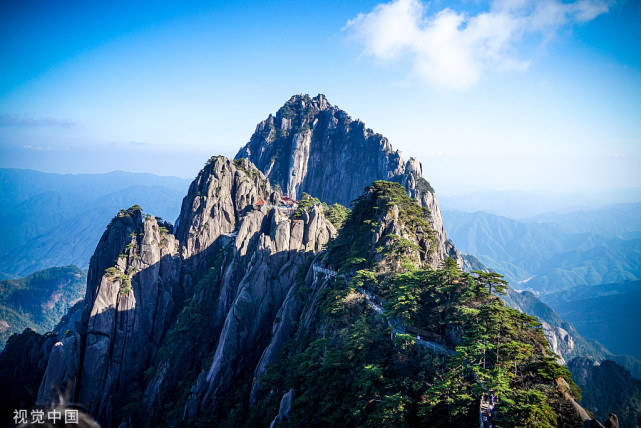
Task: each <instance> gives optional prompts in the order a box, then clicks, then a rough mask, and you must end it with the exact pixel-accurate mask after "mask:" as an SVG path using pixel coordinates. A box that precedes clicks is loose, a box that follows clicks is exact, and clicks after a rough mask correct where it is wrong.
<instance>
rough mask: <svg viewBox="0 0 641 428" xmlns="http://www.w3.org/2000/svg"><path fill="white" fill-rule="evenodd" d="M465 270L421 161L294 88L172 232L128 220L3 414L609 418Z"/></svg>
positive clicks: (495, 281) (141, 421)
mask: <svg viewBox="0 0 641 428" xmlns="http://www.w3.org/2000/svg"><path fill="white" fill-rule="evenodd" d="M351 201H353V202H351ZM337 203H342V204H350V203H351V210H349V209H347V208H346V207H345V206H340V205H338V204H337ZM461 265H462V260H461V258H460V256H459V254H458V252H457V251H456V249H455V247H454V246H453V244H452V243H451V242H449V241H448V239H447V236H446V234H445V230H444V228H443V224H442V220H441V215H440V210H439V208H438V203H437V200H436V197H435V195H434V191H433V189H432V188H431V186H429V184H428V183H427V181H426V180H425V179H424V178H423V176H422V167H421V165H420V163H418V162H417V161H416V160H414V159H410V160H409V161H407V162H404V161H403V160H402V158H401V156H400V154H399V153H398V152H397V151H394V150H393V149H392V147H391V145H390V144H389V142H388V141H387V139H385V138H384V137H383V136H381V135H379V134H376V133H374V132H373V131H371V130H370V129H368V128H366V127H365V125H364V124H363V123H362V122H360V121H353V120H352V119H351V118H350V117H349V116H348V115H347V114H346V113H345V112H343V111H342V110H340V109H338V108H337V107H334V106H332V105H331V104H330V103H329V102H328V101H327V100H326V99H325V97H324V96H322V95H319V96H317V97H315V98H311V97H309V96H294V97H292V98H291V99H290V100H289V101H288V102H287V103H286V104H285V105H284V106H283V107H282V108H281V109H280V110H279V111H278V112H277V113H276V116H269V117H268V118H267V119H266V120H265V121H263V122H261V123H260V124H259V125H258V127H257V129H256V132H255V133H254V135H253V136H252V138H251V140H250V142H249V143H248V144H247V145H246V146H245V147H244V148H243V149H241V151H240V152H239V154H238V156H237V158H236V159H235V160H230V159H227V158H225V157H222V156H215V157H212V158H211V159H209V161H208V162H207V163H206V165H205V166H204V167H203V169H202V170H201V171H200V173H199V174H198V176H197V177H196V178H195V180H194V181H193V182H192V184H191V186H190V187H189V191H188V194H187V195H186V196H185V198H184V200H183V203H182V208H181V213H180V216H179V217H178V220H177V222H176V224H175V226H173V225H171V224H169V223H167V222H166V221H164V220H162V219H160V218H158V217H154V216H153V215H150V214H145V213H144V211H143V210H142V208H141V207H139V206H137V205H134V206H132V207H130V208H128V209H123V210H121V211H120V212H118V213H117V214H116V216H115V217H114V218H113V219H112V220H111V222H110V223H109V225H108V226H107V228H106V230H105V232H104V234H103V235H102V238H101V239H100V242H99V243H98V246H97V248H96V250H95V253H94V255H93V257H92V258H91V262H90V267H89V272H88V278H87V291H86V296H85V299H84V300H83V301H82V302H80V303H79V304H77V305H76V306H74V308H73V309H72V310H71V311H70V312H69V313H68V314H67V315H66V316H65V317H64V318H63V319H62V320H61V322H60V323H59V324H58V325H57V326H56V328H55V329H54V330H53V331H52V332H50V333H48V334H46V335H38V334H36V333H34V332H32V331H26V332H25V333H23V334H22V335H16V336H13V337H12V338H11V339H10V340H9V341H8V343H7V347H6V349H5V351H4V352H3V354H2V355H0V376H1V377H2V379H3V385H6V388H3V390H4V391H3V394H4V396H3V397H2V398H3V400H2V403H3V413H4V415H6V416H8V413H9V411H10V410H11V409H13V408H19V407H21V406H31V405H33V404H34V403H35V404H37V405H41V406H48V405H51V404H52V403H54V402H56V400H57V399H58V396H59V394H62V395H63V396H66V398H67V400H69V401H72V402H77V403H80V404H82V405H83V406H85V407H86V408H87V409H88V411H89V413H90V414H91V415H92V416H94V417H95V418H96V419H97V420H98V421H99V422H100V424H101V425H102V426H103V427H106V428H109V427H120V428H127V427H134V426H135V427H158V426H170V427H175V426H270V427H275V426H302V425H308V426H319V427H321V426H471V425H475V424H478V423H479V421H480V418H481V417H482V415H483V412H487V408H488V402H487V398H488V392H490V391H493V392H496V394H497V395H498V396H499V397H500V402H499V403H500V404H498V405H497V407H496V408H497V411H498V415H499V416H498V417H499V418H503V419H502V420H503V421H504V422H503V423H504V426H526V425H531V426H567V427H579V426H581V425H582V424H584V423H595V424H596V423H597V422H596V421H593V420H592V418H591V416H590V415H589V414H588V413H587V412H586V411H585V410H584V409H583V408H582V407H581V406H580V405H579V404H578V403H577V401H576V399H577V398H578V395H579V391H578V388H577V387H576V385H574V383H573V382H572V379H571V377H570V374H569V372H568V370H567V369H566V368H565V367H563V366H561V365H559V364H558V363H557V361H556V356H555V355H554V354H553V352H552V351H551V350H550V346H549V343H548V342H547V341H546V339H545V337H544V335H543V332H542V330H541V329H540V325H539V324H538V323H537V322H536V320H535V319H534V318H532V317H529V316H528V315H525V314H522V313H520V312H518V311H516V310H512V309H509V308H507V307H506V306H505V305H504V304H503V302H502V301H501V300H500V299H499V298H498V297H496V296H495V293H497V292H498V293H501V292H504V289H505V286H504V282H502V280H501V279H500V276H498V275H496V274H493V273H489V272H478V273H476V274H470V273H466V272H463V271H462V270H461ZM23 355H26V356H28V358H21V356H23ZM16 367H19V369H20V373H22V376H16V372H15V368H16ZM14 392H15V393H14ZM18 392H19V393H18ZM499 420H501V419H499Z"/></svg>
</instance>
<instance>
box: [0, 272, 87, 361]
mask: <svg viewBox="0 0 641 428" xmlns="http://www.w3.org/2000/svg"><path fill="white" fill-rule="evenodd" d="M86 285H87V272H86V271H83V270H81V269H78V268H77V267H75V266H66V267H55V268H50V269H46V270H43V271H39V272H36V273H34V274H31V275H29V276H27V277H26V278H20V279H7V280H3V281H0V349H2V348H3V347H4V345H5V343H6V341H7V339H8V338H9V336H11V335H12V334H14V333H21V332H22V331H23V330H24V329H25V328H30V329H32V330H34V331H36V332H38V333H44V332H47V331H51V330H52V329H53V327H54V326H55V325H56V324H57V323H58V322H59V321H60V318H62V316H63V315H64V314H66V313H67V311H68V310H69V308H71V307H72V306H73V304H74V303H76V302H78V301H79V300H81V299H82V298H83V297H84V296H85V288H86Z"/></svg>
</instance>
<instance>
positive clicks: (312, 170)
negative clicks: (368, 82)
mask: <svg viewBox="0 0 641 428" xmlns="http://www.w3.org/2000/svg"><path fill="white" fill-rule="evenodd" d="M241 158H247V159H249V160H250V161H251V162H252V163H253V164H254V165H255V166H256V167H257V168H258V169H259V170H260V171H261V172H262V173H263V174H264V175H265V177H267V178H268V179H269V181H270V182H271V184H272V186H278V187H280V188H281V189H282V191H283V194H285V195H288V196H290V197H292V198H294V199H299V198H300V197H301V196H302V194H303V193H308V194H310V195H312V196H314V197H317V198H319V199H320V200H321V201H323V202H326V203H329V204H331V203H339V204H342V205H346V206H347V205H349V204H350V203H351V202H352V201H353V200H354V199H356V198H357V197H358V196H359V195H361V193H362V192H363V189H365V188H366V187H367V186H369V185H370V184H372V183H373V182H374V181H376V180H386V181H393V182H397V183H400V184H402V185H403V186H404V187H405V189H406V191H407V193H408V194H409V196H410V197H412V198H414V199H416V200H417V201H418V202H419V204H420V205H422V206H423V207H424V208H427V209H428V210H429V211H430V215H431V217H432V219H431V220H432V224H433V226H434V229H435V230H436V231H437V235H438V236H437V242H438V248H439V251H438V252H437V254H439V255H440V256H443V255H444V254H446V253H447V254H448V255H450V256H453V257H455V258H456V259H459V256H458V254H457V252H456V249H455V248H454V246H453V245H452V244H451V243H449V241H448V240H447V236H446V234H445V229H444V228H443V220H442V218H441V211H440V209H439V207H438V202H437V200H436V196H435V194H434V189H433V188H432V186H430V184H429V182H428V181H427V180H426V179H425V178H424V177H423V166H422V165H421V163H420V162H419V161H418V160H417V159H416V158H410V159H409V160H408V161H407V162H405V161H404V160H403V158H402V157H401V153H400V152H399V151H398V150H394V148H393V147H392V145H391V143H390V142H389V140H388V139H387V138H385V137H384V136H383V135H381V134H379V133H376V132H375V131H373V130H372V129H370V128H367V126H366V125H365V123H363V122H362V121H360V120H353V119H352V118H351V117H350V116H349V115H348V114H347V113H346V112H345V111H343V110H341V109H340V108H338V107H336V106H332V105H331V104H330V103H329V102H328V101H327V98H326V97H325V95H323V94H318V95H317V96H316V97H314V98H312V97H310V96H309V95H306V94H300V95H294V96H292V97H291V98H290V99H289V100H288V101H287V102H286V103H285V104H284V105H283V107H281V108H280V109H279V110H278V111H277V113H276V115H275V116H274V115H271V114H270V115H269V116H268V117H267V119H265V120H263V121H262V122H260V123H259V124H258V126H257V127H256V131H255V132H254V134H253V135H252V137H251V138H250V140H249V142H248V143H247V144H246V145H245V146H244V147H243V148H242V149H240V151H239V152H238V154H237V155H236V159H241Z"/></svg>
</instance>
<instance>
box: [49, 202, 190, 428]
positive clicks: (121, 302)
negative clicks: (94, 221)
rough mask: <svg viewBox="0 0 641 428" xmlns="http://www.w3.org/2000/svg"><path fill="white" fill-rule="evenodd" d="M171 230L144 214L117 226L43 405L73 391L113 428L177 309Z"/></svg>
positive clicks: (95, 266) (54, 366)
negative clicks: (116, 411) (66, 389)
mask: <svg viewBox="0 0 641 428" xmlns="http://www.w3.org/2000/svg"><path fill="white" fill-rule="evenodd" d="M177 244H178V243H177V241H176V239H175V238H174V236H173V235H172V234H171V225H169V224H168V223H165V222H162V221H159V220H158V219H156V218H154V217H152V216H149V215H147V216H146V217H143V214H142V210H141V209H140V208H139V207H132V208H130V209H129V210H122V211H121V212H120V213H118V215H117V216H116V217H115V218H114V219H113V220H112V222H111V223H110V224H109V226H108V227H107V229H106V231H105V233H104V234H103V236H102V238H101V240H100V243H99V244H98V247H97V248H96V252H95V253H94V255H93V257H92V259H91V264H90V269H89V275H88V283H87V294H86V297H85V302H84V303H85V304H84V308H83V309H82V320H81V321H80V322H75V323H74V322H73V321H74V318H75V319H76V321H77V318H78V317H77V316H76V317H71V319H70V320H69V321H68V322H67V324H68V327H69V328H66V329H65V331H64V332H60V333H59V336H60V337H59V341H58V342H56V343H55V345H54V347H53V349H52V351H51V355H50V357H49V361H48V364H47V369H46V371H45V374H44V377H43V381H42V383H41V385H40V390H39V394H38V401H39V402H41V403H48V402H51V401H52V399H53V398H54V397H55V396H56V392H57V391H56V390H57V389H58V388H60V387H61V386H62V385H66V384H70V385H71V387H72V391H71V392H72V396H73V397H74V398H75V399H77V400H78V401H79V402H81V403H83V404H85V405H87V406H88V408H89V409H90V411H91V413H92V414H93V415H95V416H96V417H98V419H100V420H101V421H103V423H105V424H106V425H107V426H110V422H111V419H112V409H113V408H116V409H118V408H120V407H122V406H123V405H124V404H125V403H124V402H123V401H122V400H123V399H124V391H128V388H130V386H131V385H132V381H133V380H134V379H136V378H137V377H138V376H139V375H140V374H141V373H142V372H143V371H144V370H145V368H146V367H147V364H148V361H149V358H150V357H151V355H152V353H153V351H154V349H157V347H158V346H159V345H160V341H161V339H162V337H163V334H164V332H165V331H166V329H167V328H168V323H169V321H170V320H171V319H172V318H171V317H172V314H173V313H174V309H175V305H176V300H175V299H176V297H177V295H180V293H177V287H178V284H179V283H178V273H179V268H180V259H179V257H178V255H177V252H178V248H177V247H178V246H177Z"/></svg>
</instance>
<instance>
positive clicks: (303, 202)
mask: <svg viewBox="0 0 641 428" xmlns="http://www.w3.org/2000/svg"><path fill="white" fill-rule="evenodd" d="M315 205H324V206H325V207H326V206H327V205H325V204H321V201H320V200H319V199H318V198H315V197H313V196H311V195H309V194H307V193H305V192H303V195H302V196H301V198H300V201H298V208H296V211H295V212H294V215H293V218H301V217H302V216H303V212H304V211H308V210H309V209H310V208H312V207H314V206H315Z"/></svg>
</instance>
